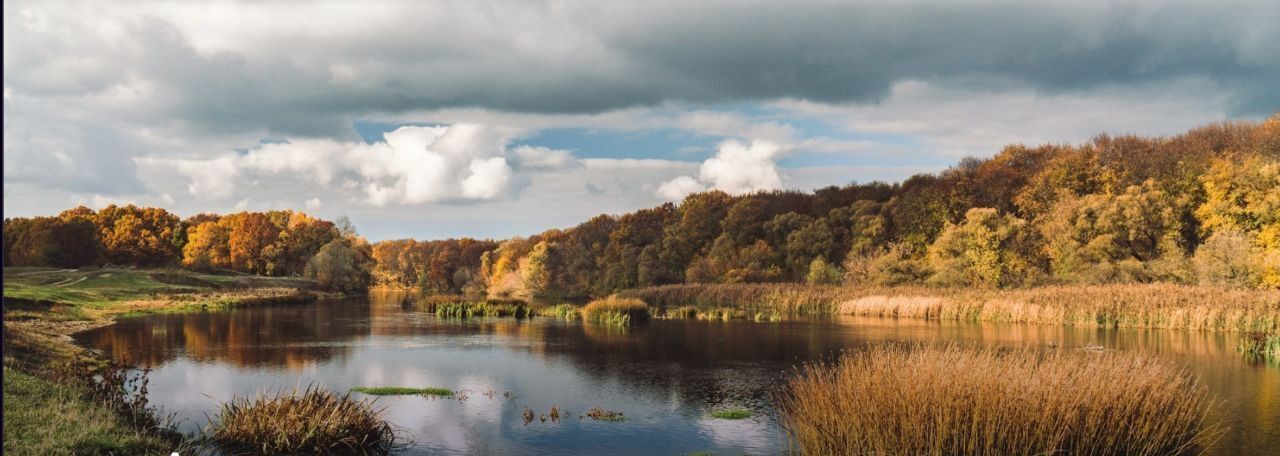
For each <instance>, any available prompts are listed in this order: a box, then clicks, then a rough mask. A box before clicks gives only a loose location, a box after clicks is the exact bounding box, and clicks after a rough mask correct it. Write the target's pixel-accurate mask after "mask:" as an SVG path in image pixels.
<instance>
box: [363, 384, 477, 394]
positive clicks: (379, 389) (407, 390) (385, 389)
mask: <svg viewBox="0 0 1280 456" xmlns="http://www.w3.org/2000/svg"><path fill="white" fill-rule="evenodd" d="M351 391H355V392H357V393H364V394H371V395H374V396H407V395H413V394H421V395H427V396H452V395H453V390H451V389H448V388H411V387H407V386H357V387H355V388H351Z"/></svg>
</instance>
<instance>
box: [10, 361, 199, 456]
mask: <svg viewBox="0 0 1280 456" xmlns="http://www.w3.org/2000/svg"><path fill="white" fill-rule="evenodd" d="M172 450H175V448H174V446H173V444H172V443H170V442H166V441H164V440H163V439H160V438H158V437H155V436H151V435H148V434H146V433H145V432H143V431H140V430H137V429H133V428H131V427H130V426H128V425H127V424H125V423H123V422H122V421H121V419H120V418H119V417H118V416H117V415H115V414H114V413H112V412H111V410H109V409H107V408H105V407H103V406H100V405H98V404H95V403H93V402H90V401H88V400H85V399H83V398H81V397H80V396H79V395H78V394H76V392H75V391H74V390H72V389H70V388H66V387H63V386H61V385H57V384H55V383H52V382H49V381H46V380H42V379H39V378H36V377H33V376H31V375H27V374H25V373H22V372H19V371H17V370H13V369H9V368H5V369H4V454H7V455H8V454H13V455H28V454H29V455H70V454H168V453H169V452H170V451H172Z"/></svg>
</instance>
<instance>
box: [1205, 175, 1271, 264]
mask: <svg viewBox="0 0 1280 456" xmlns="http://www.w3.org/2000/svg"><path fill="white" fill-rule="evenodd" d="M1202 181H1203V182H1204V189H1205V202H1204V204H1202V205H1200V207H1199V208H1198V209H1197V210H1196V217H1198V218H1199V219H1200V224H1201V228H1202V229H1203V230H1204V231H1205V233H1206V234H1208V235H1209V236H1210V238H1212V237H1213V236H1214V235H1217V234H1218V233H1239V234H1241V235H1243V236H1244V237H1246V238H1248V239H1250V241H1251V242H1252V243H1253V251H1252V255H1251V257H1246V258H1239V259H1238V260H1237V261H1240V262H1247V263H1246V264H1242V265H1240V267H1248V268H1252V269H1254V270H1255V271H1256V279H1255V280H1257V281H1258V283H1259V284H1260V285H1262V286H1264V287H1269V288H1280V158H1276V157H1270V156H1267V155H1262V154H1258V155H1249V156H1246V157H1244V158H1239V159H1220V160H1217V161H1215V162H1214V164H1213V166H1212V167H1211V168H1210V170H1209V172H1208V173H1206V174H1205V175H1204V176H1203V177H1202Z"/></svg>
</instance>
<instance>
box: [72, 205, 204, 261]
mask: <svg viewBox="0 0 1280 456" xmlns="http://www.w3.org/2000/svg"><path fill="white" fill-rule="evenodd" d="M94 224H95V225H96V226H97V229H98V239H99V240H101V241H102V245H103V248H104V256H105V257H106V261H107V262H109V263H112V264H118V265H134V266H160V265H164V264H169V263H174V262H177V261H178V260H179V258H180V256H179V253H180V252H181V250H180V248H181V245H180V244H181V241H182V238H183V236H182V230H181V228H182V227H181V223H180V222H179V220H178V217H177V216H175V215H173V214H170V213H169V212H168V211H166V210H164V209H160V208H154V207H147V208H141V207H137V206H134V205H132V204H130V205H128V206H116V205H110V206H107V207H105V208H102V209H101V210H99V211H98V212H97V213H96V214H95V215H94Z"/></svg>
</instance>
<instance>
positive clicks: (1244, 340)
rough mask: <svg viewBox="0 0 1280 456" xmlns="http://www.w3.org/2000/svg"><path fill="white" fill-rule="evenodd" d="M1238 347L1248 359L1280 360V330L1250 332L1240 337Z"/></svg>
mask: <svg viewBox="0 0 1280 456" xmlns="http://www.w3.org/2000/svg"><path fill="white" fill-rule="evenodd" d="M1238 348H1239V350H1240V353H1243V354H1244V355H1245V357H1247V358H1250V359H1260V360H1268V361H1280V332H1271V333H1267V332H1251V333H1249V334H1246V335H1245V336H1244V337H1241V338H1240V345H1239V347H1238Z"/></svg>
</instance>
